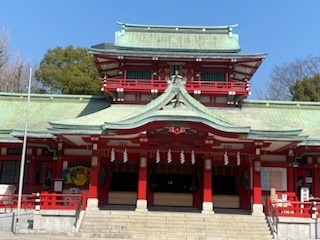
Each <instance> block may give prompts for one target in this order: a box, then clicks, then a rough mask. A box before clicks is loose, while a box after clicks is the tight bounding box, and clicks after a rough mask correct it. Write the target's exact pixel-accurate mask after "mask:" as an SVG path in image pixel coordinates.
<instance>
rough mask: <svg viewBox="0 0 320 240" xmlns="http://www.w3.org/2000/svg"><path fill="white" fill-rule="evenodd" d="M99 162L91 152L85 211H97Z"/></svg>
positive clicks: (94, 152) (95, 154)
mask: <svg viewBox="0 0 320 240" xmlns="http://www.w3.org/2000/svg"><path fill="white" fill-rule="evenodd" d="M99 167H100V160H99V157H98V155H97V153H96V151H93V153H92V156H91V168H90V182H89V194H88V202H87V209H92V210H96V209H98V205H99V200H98V184H99V175H100V171H99Z"/></svg>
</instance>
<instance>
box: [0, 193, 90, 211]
mask: <svg viewBox="0 0 320 240" xmlns="http://www.w3.org/2000/svg"><path fill="white" fill-rule="evenodd" d="M86 204H87V196H86V194H85V193H81V194H57V193H47V192H43V193H33V194H23V195H22V196H21V208H22V209H36V210H40V209H55V210H76V209H82V210H84V209H85V208H86ZM17 206H18V194H0V208H17Z"/></svg>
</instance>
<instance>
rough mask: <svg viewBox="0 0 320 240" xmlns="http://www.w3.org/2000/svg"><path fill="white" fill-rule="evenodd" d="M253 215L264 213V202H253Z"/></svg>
mask: <svg viewBox="0 0 320 240" xmlns="http://www.w3.org/2000/svg"><path fill="white" fill-rule="evenodd" d="M251 215H264V213H263V205H262V204H253V205H252V211H251Z"/></svg>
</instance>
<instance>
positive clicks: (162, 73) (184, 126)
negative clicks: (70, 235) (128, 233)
mask: <svg viewBox="0 0 320 240" xmlns="http://www.w3.org/2000/svg"><path fill="white" fill-rule="evenodd" d="M118 24H119V26H120V29H119V31H118V32H116V33H115V41H114V43H103V44H98V45H94V46H92V47H91V48H90V49H89V52H90V53H91V55H92V59H93V61H94V63H95V64H96V67H97V70H98V72H99V75H100V77H101V91H102V92H103V93H104V94H103V96H84V95H55V94H52V95H51V94H32V95H31V99H30V104H29V118H28V129H27V147H26V149H27V151H26V165H25V171H24V187H23V191H24V192H25V193H33V192H54V191H59V192H62V193H79V192H86V193H87V196H88V199H87V208H88V209H99V208H101V207H103V206H111V205H117V206H122V205H124V206H133V207H134V208H135V209H136V210H137V211H148V210H150V209H152V208H154V207H157V206H161V207H177V208H178V207H184V208H190V209H198V210H199V211H201V212H203V213H213V212H214V211H215V209H216V208H230V209H245V210H248V211H249V212H251V213H252V214H261V213H263V206H264V204H265V198H266V196H269V195H270V190H271V188H274V189H275V190H276V191H277V192H280V193H283V194H285V195H284V196H297V197H299V191H298V188H299V187H301V186H300V185H299V184H298V180H302V184H303V186H305V187H307V188H308V189H309V191H310V195H313V196H318V197H320V186H319V181H320V179H319V167H318V165H319V163H320V154H319V153H320V152H319V149H320V128H319V126H320V104H319V103H315V102H289V101H288V102H285V101H281V102H280V101H257V100H248V96H249V95H250V88H251V85H252V81H251V79H252V77H253V76H254V74H255V72H256V71H258V69H259V67H260V65H261V64H262V62H263V60H264V59H265V58H266V56H267V54H265V53H244V52H242V51H241V47H240V44H239V36H238V35H237V34H236V33H235V32H234V29H235V28H236V27H237V25H230V26H160V25H138V24H127V23H118ZM253 37H254V36H253ZM257 81H258V80H257ZM26 99H27V95H26V94H22V93H1V94H0V107H1V109H2V112H1V114H0V183H1V184H14V185H17V184H18V180H19V169H20V162H21V153H22V146H23V138H24V126H25V125H24V124H25V115H24V112H25V107H26ZM56 182H60V183H62V188H61V189H58V188H56V187H55V183H56Z"/></svg>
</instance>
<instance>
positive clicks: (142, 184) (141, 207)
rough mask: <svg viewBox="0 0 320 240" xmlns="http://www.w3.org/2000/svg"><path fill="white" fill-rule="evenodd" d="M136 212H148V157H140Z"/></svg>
mask: <svg viewBox="0 0 320 240" xmlns="http://www.w3.org/2000/svg"><path fill="white" fill-rule="evenodd" d="M137 195H138V196H137V206H136V211H147V157H145V156H141V157H140V164H139V180H138V194H137Z"/></svg>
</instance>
